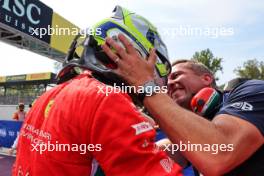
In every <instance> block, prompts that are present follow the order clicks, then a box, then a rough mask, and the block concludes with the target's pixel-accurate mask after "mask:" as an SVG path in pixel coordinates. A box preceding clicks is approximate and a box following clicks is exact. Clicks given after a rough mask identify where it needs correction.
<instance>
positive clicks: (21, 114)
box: [13, 103, 26, 121]
mask: <svg viewBox="0 0 264 176" xmlns="http://www.w3.org/2000/svg"><path fill="white" fill-rule="evenodd" d="M25 118H26V112H25V105H24V103H19V104H18V110H17V111H16V112H15V113H14V114H13V119H14V120H17V121H24V120H25Z"/></svg>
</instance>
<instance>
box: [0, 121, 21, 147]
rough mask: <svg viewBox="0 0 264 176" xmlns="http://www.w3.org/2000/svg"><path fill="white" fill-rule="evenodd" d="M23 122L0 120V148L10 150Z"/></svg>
mask: <svg viewBox="0 0 264 176" xmlns="http://www.w3.org/2000/svg"><path fill="white" fill-rule="evenodd" d="M22 123H23V122H20V121H9V120H0V147H7V148H10V147H11V146H12V145H13V142H14V141H15V139H16V137H17V135H18V134H19V130H20V128H21V126H22Z"/></svg>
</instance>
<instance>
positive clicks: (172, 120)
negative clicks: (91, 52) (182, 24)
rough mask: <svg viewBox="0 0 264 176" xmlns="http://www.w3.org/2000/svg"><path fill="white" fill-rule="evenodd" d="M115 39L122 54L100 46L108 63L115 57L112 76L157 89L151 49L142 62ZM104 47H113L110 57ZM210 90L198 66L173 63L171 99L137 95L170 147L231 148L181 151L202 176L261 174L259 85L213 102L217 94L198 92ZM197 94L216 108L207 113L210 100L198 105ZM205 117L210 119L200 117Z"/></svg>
mask: <svg viewBox="0 0 264 176" xmlns="http://www.w3.org/2000/svg"><path fill="white" fill-rule="evenodd" d="M118 37H119V40H120V41H121V42H122V44H123V45H124V46H125V49H124V48H123V47H120V46H119V45H118V43H116V42H115V41H114V40H112V39H111V38H107V40H106V41H107V45H103V49H104V51H105V52H106V53H107V54H108V56H109V57H110V58H111V59H112V60H114V59H116V58H119V62H118V63H117V65H118V68H117V69H116V71H115V73H116V74H118V75H120V76H121V77H122V78H123V79H125V80H126V81H127V82H128V83H129V84H131V85H134V86H142V85H149V82H152V83H153V82H154V85H153V84H152V85H151V87H152V88H151V89H154V88H153V87H156V86H158V85H157V84H156V85H155V77H154V75H153V69H154V68H155V61H156V57H157V52H156V49H153V50H151V52H150V55H149V57H148V58H147V59H144V58H142V57H141V56H140V55H138V54H137V53H136V51H135V49H133V47H132V46H131V44H130V42H129V41H128V40H127V39H126V37H125V36H123V35H119V36H118ZM108 46H111V47H113V48H115V50H116V52H113V51H112V50H111V49H110V48H109V47H108ZM214 85H215V84H214V77H213V75H212V74H211V73H210V72H208V71H206V69H204V66H201V64H200V63H196V62H193V61H179V62H176V63H174V65H173V67H172V73H171V75H170V77H169V95H170V97H171V98H170V97H169V96H168V95H167V94H165V93H153V94H151V95H150V96H146V95H144V93H141V94H139V96H140V97H144V98H143V99H142V101H143V103H144V105H145V107H146V108H147V109H148V111H149V112H150V113H151V114H152V116H153V117H155V120H156V121H157V122H158V124H159V125H160V127H161V129H162V130H163V131H164V132H165V133H166V134H167V135H168V137H169V139H170V140H171V141H172V143H174V144H180V143H184V144H193V145H195V144H201V145H209V146H215V145H217V146H226V145H229V144H231V145H232V146H233V150H232V151H227V150H226V149H224V148H222V149H223V151H221V152H218V153H217V154H212V153H211V152H210V151H205V150H204V151H190V150H189V151H183V152H182V154H183V155H184V156H185V157H186V158H187V159H188V160H189V161H190V162H191V163H192V164H193V165H194V166H195V167H196V168H197V169H198V170H199V172H201V173H202V174H204V175H230V176H241V175H250V176H261V175H263V173H264V147H263V144H264V137H263V135H264V81H263V80H249V81H245V82H243V83H241V84H239V85H237V86H236V87H234V88H233V89H232V90H230V91H229V92H226V93H224V94H222V95H220V96H219V98H214V97H218V96H217V95H215V93H216V92H217V91H210V92H211V93H212V97H211V96H208V95H204V93H201V92H199V91H201V90H203V88H207V87H211V88H214ZM206 91H207V90H206ZM196 94H198V95H197V96H195V95H196ZM199 94H200V95H203V97H207V98H209V99H212V101H217V103H215V105H214V106H211V107H212V108H211V110H210V108H209V109H207V108H206V106H207V105H208V106H210V101H207V100H206V99H204V98H202V99H201V100H199ZM206 94H208V93H206ZM210 97H211V98H210ZM205 105H206V106H205ZM190 110H194V111H195V112H196V113H194V112H191V111H190ZM205 114H207V116H208V118H209V119H212V120H208V119H206V118H201V115H205Z"/></svg>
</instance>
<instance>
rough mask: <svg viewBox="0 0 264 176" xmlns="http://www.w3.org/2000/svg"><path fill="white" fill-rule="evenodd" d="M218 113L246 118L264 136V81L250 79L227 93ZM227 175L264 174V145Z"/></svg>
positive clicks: (252, 175) (249, 175)
mask: <svg viewBox="0 0 264 176" xmlns="http://www.w3.org/2000/svg"><path fill="white" fill-rule="evenodd" d="M217 114H218V115H219V114H229V115H232V116H235V117H237V118H241V119H243V120H246V121H248V122H249V123H251V124H253V125H254V126H255V127H256V128H257V129H258V130H259V131H260V132H261V134H262V135H263V136H264V81H263V80H249V81H246V82H244V83H242V84H240V85H238V86H237V87H235V88H234V89H233V90H232V91H230V92H229V93H225V94H224V97H223V105H222V107H221V108H220V110H219V112H218V113H217ZM238 133H239V131H238ZM238 150H239V149H238ZM241 154H243V153H241ZM227 175H230V176H231V175H232V176H239V175H245V176H263V175H264V146H263V145H262V146H261V147H260V148H259V149H258V150H257V151H256V152H255V153H254V154H253V155H252V156H251V157H250V158H249V159H248V160H246V161H245V162H244V163H242V164H241V165H240V166H238V167H237V168H235V169H234V170H233V171H231V172H230V173H229V174H227Z"/></svg>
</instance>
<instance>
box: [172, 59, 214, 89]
mask: <svg viewBox="0 0 264 176" xmlns="http://www.w3.org/2000/svg"><path fill="white" fill-rule="evenodd" d="M181 63H184V64H186V67H187V68H188V69H190V70H192V71H193V72H194V73H196V74H198V75H202V74H209V75H210V76H211V77H212V78H213V81H212V83H211V86H212V87H213V88H217V85H216V81H215V77H214V74H213V73H212V72H211V71H210V70H209V68H208V67H207V66H205V65H204V64H203V63H201V62H198V61H195V60H188V59H180V60H176V61H174V62H173V63H172V66H175V65H177V64H181Z"/></svg>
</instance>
